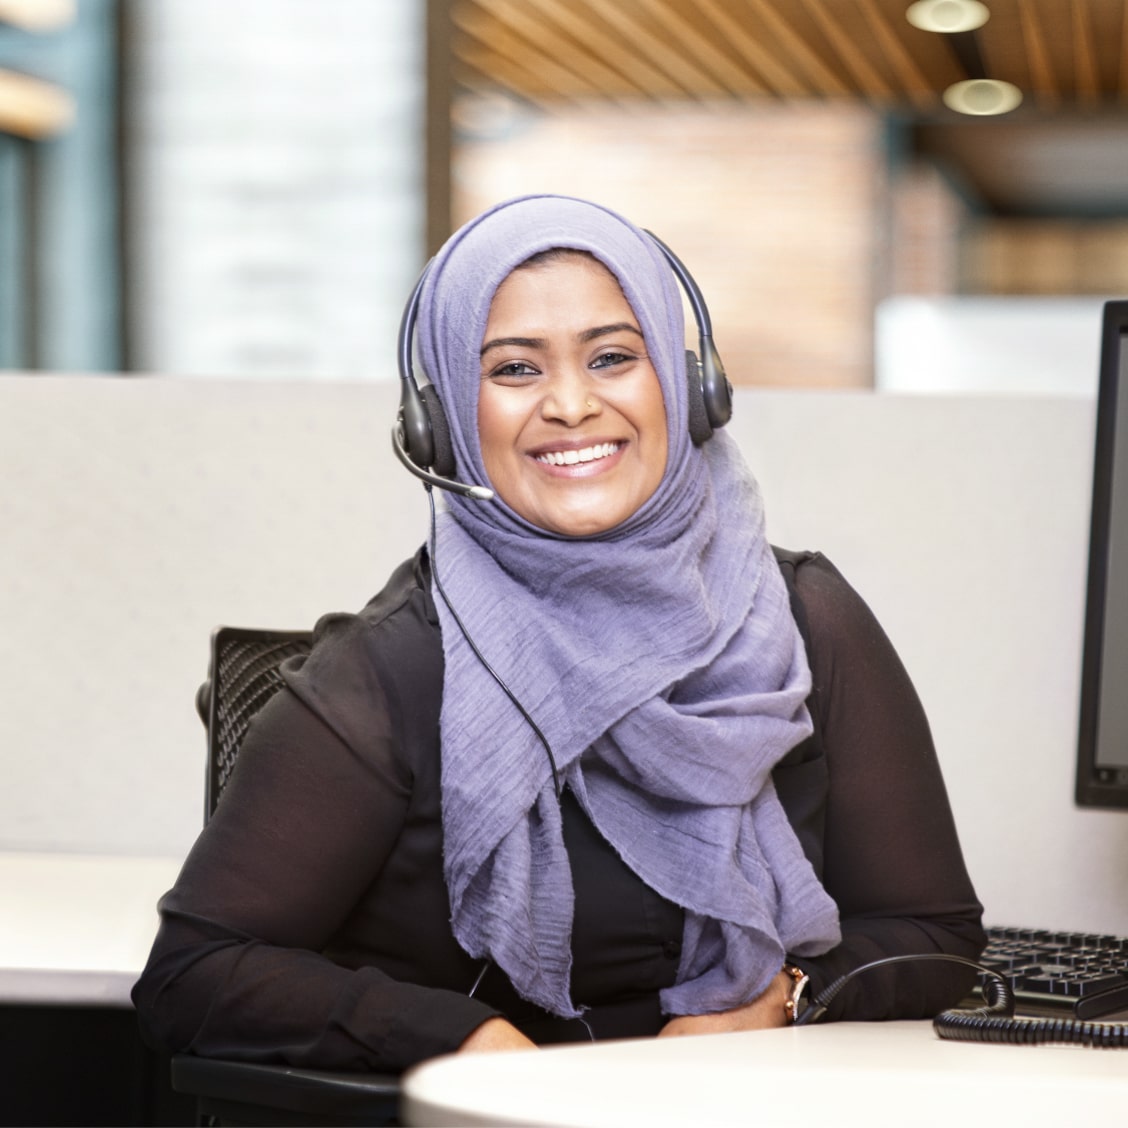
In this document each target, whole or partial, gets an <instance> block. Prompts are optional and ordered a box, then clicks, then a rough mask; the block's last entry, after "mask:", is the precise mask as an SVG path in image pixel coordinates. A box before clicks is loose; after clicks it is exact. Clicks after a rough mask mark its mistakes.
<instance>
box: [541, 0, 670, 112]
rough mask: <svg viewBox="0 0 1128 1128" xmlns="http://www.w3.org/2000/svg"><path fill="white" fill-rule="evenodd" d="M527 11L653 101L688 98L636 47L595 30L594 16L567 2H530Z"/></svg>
mask: <svg viewBox="0 0 1128 1128" xmlns="http://www.w3.org/2000/svg"><path fill="white" fill-rule="evenodd" d="M523 7H524V8H527V9H528V10H529V11H530V13H534V12H538V11H539V12H540V13H541V15H542V16H545V17H547V18H548V19H550V20H552V21H553V22H554V23H555V24H556V25H557V26H558V27H560V28H563V29H564V30H565V31H566V32H567V33H568V34H569V35H570V36H572V37H573V38H574V39H576V40H577V41H578V42H579V43H582V44H583V45H584V47H585V48H586V49H587V50H588V51H590V52H592V53H593V54H595V55H598V56H599V58H600V60H601V61H602V62H603V63H604V64H605V65H606V66H609V67H610V68H611V69H612V70H614V71H618V72H619V73H621V74H623V75H624V76H626V77H627V78H629V79H630V81H631V82H632V83H634V84H635V85H637V86H639V87H641V88H642V89H643V90H645V91H647V92H648V93H649V94H650V95H651V96H652V97H655V98H676V97H679V96H680V97H684V96H685V93H686V91H685V90H684V89H683V88H682V87H681V86H679V85H678V83H676V82H675V81H673V79H671V78H670V76H669V75H668V74H666V73H665V72H664V71H662V70H661V69H659V68H657V67H655V66H653V65H652V64H651V62H650V61H648V60H647V59H644V58H643V57H642V56H641V55H640V54H639V53H638V52H637V51H636V50H635V47H634V45H633V44H632V43H630V42H629V41H628V42H626V43H623V42H619V41H618V40H615V39H612V38H611V37H610V36H608V35H607V34H606V33H605V32H604V31H603V30H602V29H601V28H600V27H599V26H598V25H596V26H593V25H592V22H591V15H590V13H589V12H586V11H585V10H584V9H583V8H581V7H580V6H579V5H578V4H576V3H565V2H564V0H526V2H525V4H524V5H523Z"/></svg>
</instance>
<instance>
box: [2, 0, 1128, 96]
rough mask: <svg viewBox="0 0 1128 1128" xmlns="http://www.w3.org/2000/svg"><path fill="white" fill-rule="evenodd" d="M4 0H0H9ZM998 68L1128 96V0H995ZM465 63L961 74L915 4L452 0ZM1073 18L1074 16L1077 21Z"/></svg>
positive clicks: (825, 87)
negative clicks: (923, 26)
mask: <svg viewBox="0 0 1128 1128" xmlns="http://www.w3.org/2000/svg"><path fill="white" fill-rule="evenodd" d="M3 2H4V0H0V4H2V3H3ZM989 6H990V9H991V19H990V20H989V22H988V23H987V25H986V26H985V28H984V29H983V30H982V31H981V32H979V33H977V38H978V43H979V46H980V49H981V51H982V53H983V55H984V60H985V63H986V64H987V70H988V73H989V74H990V75H991V76H992V77H998V78H1005V79H1007V80H1009V81H1012V82H1015V83H1016V85H1018V86H1019V87H1020V89H1022V90H1023V92H1024V94H1025V95H1026V99H1027V104H1028V105H1035V106H1039V107H1041V108H1044V109H1056V108H1058V107H1060V106H1062V105H1065V104H1070V103H1072V104H1079V105H1081V106H1082V107H1083V108H1086V109H1089V108H1092V107H1094V106H1099V105H1101V104H1102V103H1106V102H1116V101H1119V103H1120V104H1121V105H1123V104H1124V103H1125V102H1126V101H1128V18H1126V15H1125V9H1126V7H1128V3H1126V2H1125V0H990V5H989ZM451 7H452V11H453V13H454V18H455V20H456V27H457V28H458V31H459V35H460V36H461V39H459V37H458V36H456V39H455V52H456V55H457V54H458V52H459V44H460V42H461V43H465V44H466V47H465V50H464V51H463V52H462V55H461V56H460V57H462V58H463V60H464V63H465V66H466V67H467V69H468V71H470V72H474V71H477V72H478V73H479V75H480V79H481V81H482V82H483V83H485V84H488V83H489V82H490V81H496V82H499V83H504V84H506V85H508V86H509V87H510V88H511V89H513V90H514V91H515V92H516V93H518V94H520V95H524V96H528V97H533V98H536V99H540V100H546V101H551V100H552V99H553V98H555V99H559V100H567V101H572V102H583V101H585V100H586V99H595V100H598V99H609V100H614V101H617V102H619V103H620V104H622V105H624V106H626V105H632V106H633V105H634V104H635V103H636V102H637V101H640V100H641V101H646V100H650V101H677V100H684V99H686V98H693V99H712V98H717V97H723V98H737V99H742V98H747V99H756V98H761V97H774V98H785V99H797V98H810V97H848V96H856V97H860V98H862V99H864V100H867V101H870V102H873V103H877V104H880V105H883V106H888V105H890V104H894V105H900V106H903V107H904V108H906V109H910V110H911V109H915V110H920V111H924V112H931V111H933V110H935V109H936V107H937V104H938V102H939V97H940V93H941V91H942V90H943V89H944V88H945V87H946V86H947V85H948V84H949V83H950V82H953V81H955V80H956V79H957V78H958V77H961V75H960V68H959V67H958V66H957V65H956V61H955V58H954V56H953V55H952V53H951V52H950V51H949V50H948V47H949V44H948V43H946V42H945V39H946V38H947V37H945V36H944V35H932V34H929V33H925V32H921V31H919V30H918V29H916V28H913V27H912V26H910V25H909V24H908V21H907V20H906V19H905V18H904V14H905V10H906V8H907V7H908V0H799V2H798V3H797V2H796V0H630V3H625V2H624V0H452V4H451ZM1067 21H1068V22H1067Z"/></svg>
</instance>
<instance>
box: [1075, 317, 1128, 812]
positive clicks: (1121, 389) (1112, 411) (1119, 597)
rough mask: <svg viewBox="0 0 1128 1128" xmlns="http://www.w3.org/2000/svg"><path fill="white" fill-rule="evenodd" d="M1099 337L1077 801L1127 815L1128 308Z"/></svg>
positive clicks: (1108, 320)
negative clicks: (1098, 370)
mask: <svg viewBox="0 0 1128 1128" xmlns="http://www.w3.org/2000/svg"><path fill="white" fill-rule="evenodd" d="M1101 334H1102V335H1101V371H1100V388H1099V390H1098V393H1097V433H1096V457H1095V460H1094V467H1093V514H1092V519H1091V526H1090V533H1089V583H1088V594H1087V599H1086V608H1085V644H1084V651H1083V657H1082V673H1081V725H1080V733H1079V740H1078V746H1077V785H1076V799H1077V803H1078V805H1079V806H1082V807H1123V808H1125V809H1128V301H1115V302H1106V303H1105V306H1104V315H1103V319H1102V326H1101Z"/></svg>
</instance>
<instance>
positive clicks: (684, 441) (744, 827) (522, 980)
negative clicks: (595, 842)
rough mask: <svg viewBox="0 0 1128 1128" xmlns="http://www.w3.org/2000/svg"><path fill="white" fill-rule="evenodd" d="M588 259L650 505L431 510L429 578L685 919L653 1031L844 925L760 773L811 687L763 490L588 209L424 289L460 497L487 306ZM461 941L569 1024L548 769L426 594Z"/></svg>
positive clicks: (650, 880)
mask: <svg viewBox="0 0 1128 1128" xmlns="http://www.w3.org/2000/svg"><path fill="white" fill-rule="evenodd" d="M553 247H568V248H575V249H579V250H584V251H588V252H590V253H591V254H592V255H594V256H595V257H596V258H597V259H599V260H600V261H601V262H602V263H603V264H604V265H605V266H606V267H607V268H608V269H609V270H610V271H611V272H612V274H614V275H615V277H616V278H617V279H618V281H619V284H620V286H621V287H622V290H623V293H624V295H625V296H626V299H627V301H628V302H629V303H630V305H631V308H632V309H633V310H634V312H635V315H636V317H637V318H638V320H639V324H640V327H641V329H642V332H643V336H644V338H645V341H646V345H647V350H648V352H649V355H650V358H651V361H652V363H653V365H654V368H655V370H656V371H657V373H658V378H659V380H660V382H661V385H662V391H663V395H664V398H665V405H666V417H667V431H668V444H669V455H668V463H667V468H666V473H665V476H664V477H663V479H662V482H661V483H660V485H659V487H658V489H657V490H656V491H655V493H654V495H653V496H652V497H651V498H650V499H649V500H648V501H647V502H646V503H645V504H644V505H643V506H642V507H641V508H640V509H639V510H637V511H636V512H635V513H634V514H633V515H632V516H631V517H629V518H628V519H627V520H626V521H625V522H624V523H622V524H621V525H619V526H617V527H616V528H614V529H612V530H610V531H609V532H606V533H603V534H600V535H597V536H592V537H585V538H565V537H559V536H556V535H554V534H551V533H548V532H546V531H544V530H542V529H540V528H538V527H536V526H534V525H532V524H530V523H529V522H527V521H525V520H524V519H523V518H521V517H519V516H518V515H517V514H516V513H515V512H514V511H513V510H511V509H510V508H509V507H508V506H507V505H506V504H505V503H504V502H503V501H502V500H501V499H500V498H497V499H495V500H494V501H490V502H480V501H474V500H470V499H466V498H462V497H458V496H454V495H449V494H448V495H446V497H447V500H448V505H447V508H446V509H445V510H444V511H443V512H442V513H441V514H440V515H439V519H438V524H437V528H436V547H435V561H434V567H435V569H436V571H437V572H438V574H439V576H440V578H441V580H442V583H443V586H444V589H445V592H446V595H447V596H448V597H449V599H450V602H451V604H453V606H454V608H455V609H456V610H457V612H458V615H459V617H460V618H461V620H462V622H463V623H464V625H465V627H466V629H467V631H468V632H469V634H470V636H471V637H472V638H473V639H474V641H475V643H476V644H477V646H478V648H479V649H480V650H481V652H482V654H483V655H484V657H485V658H486V660H487V661H488V662H489V663H490V664H491V665H492V666H493V668H494V669H495V670H496V671H497V673H498V674H499V675H500V677H501V678H502V679H503V680H504V682H505V683H506V685H508V687H509V688H510V690H511V691H512V692H513V694H514V695H515V696H516V698H517V700H518V701H520V702H521V704H522V706H523V707H524V708H525V709H526V710H527V711H528V712H529V714H530V715H531V716H532V717H533V718H534V720H535V721H536V723H537V724H538V725H539V727H540V728H541V730H542V731H543V732H544V734H545V736H546V737H547V739H548V742H549V744H550V746H551V747H552V750H553V754H554V757H555V759H556V762H557V764H558V765H559V769H560V773H561V777H562V779H563V780H564V781H565V782H566V784H567V786H569V787H571V789H572V790H573V792H574V793H575V795H576V797H577V798H578V800H579V802H580V804H581V805H582V807H583V808H584V810H585V811H586V812H587V814H588V816H589V817H590V818H591V820H592V822H593V823H594V825H595V826H596V827H597V828H598V830H599V832H600V833H601V834H602V835H603V837H604V838H606V839H607V841H608V842H610V843H611V844H612V846H614V848H615V849H616V850H617V851H618V853H619V854H620V856H621V857H622V858H623V860H624V861H625V862H626V863H627V865H629V866H630V867H631V868H632V869H633V870H634V871H635V873H637V874H638V876H639V877H640V878H642V880H643V881H645V882H646V883H647V884H648V885H650V886H651V888H653V889H655V890H656V891H657V892H658V893H660V894H661V895H662V896H664V897H666V898H667V899H669V900H671V901H674V902H676V903H677V904H679V905H681V906H683V907H684V909H685V921H686V923H685V936H684V942H683V946H682V957H681V962H680V965H679V968H678V973H677V981H676V983H675V985H674V986H673V987H670V988H667V989H666V990H665V991H664V992H663V993H662V1007H663V1011H664V1012H665V1013H667V1014H701V1013H707V1012H713V1011H720V1010H726V1009H729V1008H731V1007H735V1006H739V1005H741V1004H743V1003H746V1002H748V1001H749V1000H751V999H753V998H755V997H756V996H757V995H758V994H760V993H761V992H762V991H763V990H764V989H765V988H766V986H767V984H768V982H769V981H770V980H771V978H772V977H773V976H774V975H775V974H776V972H778V970H779V968H780V965H781V963H782V962H783V958H784V954H785V952H792V953H794V954H796V955H813V954H817V953H819V952H823V951H826V950H827V949H829V948H830V947H832V946H833V945H834V944H835V943H837V942H838V939H839V931H838V915H837V910H836V908H835V905H834V903H833V902H832V901H831V899H830V897H829V896H828V895H827V894H826V892H825V891H824V890H823V888H822V886H821V885H820V884H819V881H818V879H817V878H816V876H815V874H814V871H813V870H812V868H811V866H810V864H809V863H808V861H807V859H806V857H805V856H804V854H803V852H802V849H801V848H800V845H799V842H798V840H797V839H796V837H795V834H794V832H793V831H792V829H791V826H790V824H789V823H788V821H787V817H786V815H785V814H784V811H783V809H782V807H781V806H780V803H779V800H778V798H777V797H776V794H775V790H774V788H773V785H772V780H771V774H770V773H771V769H772V766H773V765H774V764H775V763H776V762H777V761H778V760H779V759H780V758H781V757H782V756H783V755H784V754H785V753H786V752H787V751H788V750H789V749H791V748H792V747H794V746H795V745H796V744H797V743H799V742H800V741H801V740H802V739H804V738H805V737H806V736H807V735H808V733H809V732H810V720H809V718H808V715H807V711H806V706H805V701H806V697H807V694H808V692H809V690H810V684H811V682H810V671H809V669H808V666H807V661H806V656H805V653H804V650H803V645H802V641H801V639H800V637H799V634H798V631H797V629H796V627H795V623H794V620H793V619H792V616H791V611H790V607H789V605H788V596H787V590H786V587H785V585H784V582H783V578H782V576H781V575H780V572H779V569H778V567H777V565H776V563H775V560H774V558H773V556H772V553H771V549H770V547H769V545H768V543H767V540H766V538H765V534H764V515H763V507H762V505H761V500H760V494H759V490H758V488H757V486H756V483H755V482H754V480H753V479H752V477H751V475H750V474H749V472H748V470H747V468H746V466H745V464H744V461H743V459H742V458H741V456H740V454H739V453H738V451H737V449H736V446H735V444H734V443H733V442H732V440H731V439H729V438H728V437H727V436H726V435H725V434H724V433H723V432H720V433H718V434H716V435H714V437H713V438H712V439H710V440H709V441H708V442H707V443H706V444H705V445H704V446H703V447H702V448H700V449H698V448H695V447H694V446H693V444H692V442H691V440H690V438H689V429H688V418H687V410H688V409H687V403H686V379H685V361H684V355H685V353H684V350H685V345H684V340H685V337H684V324H683V316H682V304H681V295H680V292H679V290H678V286H677V282H676V280H675V279H674V276H673V275H672V273H671V272H670V269H669V267H668V266H667V265H666V262H665V260H664V258H663V257H662V255H661V253H660V251H659V250H658V249H657V248H656V247H655V245H654V243H653V242H652V240H650V238H649V237H648V236H647V235H645V234H644V233H643V232H641V231H640V230H639V229H638V228H636V227H634V226H633V225H632V224H630V223H629V222H628V221H626V220H625V219H623V218H622V217H620V216H618V215H616V214H615V213H614V212H611V211H609V210H607V209H605V208H603V207H600V206H598V205H596V204H592V203H588V202H585V201H582V200H573V199H568V198H564V197H559V196H531V197H525V198H521V199H517V200H511V201H508V202H506V203H503V204H499V205H497V206H496V207H494V208H492V209H491V210H489V211H487V212H486V213H484V214H483V215H481V216H479V217H478V218H477V219H475V220H473V221H471V222H470V223H468V224H467V225H466V226H464V227H463V228H461V230H459V231H458V232H456V233H455V234H454V235H453V236H452V237H451V238H450V240H449V241H448V242H447V243H446V245H445V246H444V247H443V248H442V250H441V251H440V252H439V254H438V255H437V256H436V258H435V261H434V263H433V264H432V267H431V270H430V272H429V275H428V278H427V281H426V283H425V286H424V290H423V294H422V301H421V305H420V311H419V321H418V333H417V340H418V346H419V350H420V358H421V360H422V363H423V367H424V369H425V370H426V373H427V375H428V377H429V379H430V380H431V381H432V382H433V383H434V384H435V385H436V388H437V390H438V392H439V395H440V397H441V399H442V402H443V405H444V407H445V409H446V414H447V417H448V421H449V424H450V429H451V439H452V442H453V445H454V452H455V458H456V461H457V464H458V476H459V477H460V478H461V479H462V480H463V481H470V482H481V483H488V479H487V476H486V472H485V468H484V466H483V462H482V454H481V449H480V446H479V442H478V426H477V412H478V385H479V359H478V353H479V349H480V347H481V343H482V339H483V336H484V333H485V326H486V320H487V317H488V314H489V308H490V302H491V300H492V298H493V295H494V291H495V290H496V289H497V287H498V285H499V284H500V283H501V282H502V281H503V280H504V279H505V277H506V276H507V275H508V274H509V273H510V271H511V270H512V269H513V268H514V267H516V266H517V265H519V264H520V263H522V262H524V261H525V260H526V259H528V258H529V257H530V256H531V255H533V254H535V253H537V252H538V251H543V250H547V249H549V248H553ZM436 603H437V606H438V609H439V618H440V622H441V626H442V637H443V649H444V654H445V660H446V670H445V677H444V682H443V704H442V715H441V738H442V803H443V831H444V841H445V870H446V879H447V885H448V888H449V890H450V901H451V919H452V925H453V928H454V934H455V936H456V937H457V939H458V941H459V943H460V944H461V945H462V946H463V947H464V948H465V949H466V951H467V952H469V953H470V954H471V955H472V956H475V957H479V958H485V957H489V958H491V959H492V960H493V961H494V962H495V963H497V964H498V966H499V967H501V968H502V969H503V970H504V971H505V972H506V973H507V974H508V975H509V977H510V979H511V980H512V982H513V984H514V986H515V987H516V988H517V990H518V992H519V993H520V994H521V995H522V996H524V997H525V998H527V999H529V1000H531V1001H532V1002H534V1003H537V1004H539V1005H540V1006H541V1007H543V1008H545V1009H546V1010H549V1011H551V1012H553V1013H555V1014H559V1015H566V1016H574V1015H576V1014H578V1013H579V1008H577V1006H576V1005H575V1004H574V1003H573V1001H572V999H571V996H570V989H569V982H570V974H571V928H572V913H573V904H574V896H573V887H572V876H571V870H570V868H569V861H568V856H567V853H566V851H565V849H564V842H563V836H562V828H561V814H560V806H559V801H558V799H557V797H556V794H555V791H554V788H553V780H552V773H551V767H550V764H549V761H548V757H547V756H546V754H545V750H544V748H543V747H542V745H541V744H540V742H539V741H538V739H537V738H536V736H535V734H534V733H533V731H532V729H531V728H530V726H529V724H528V722H527V721H526V720H525V719H524V718H523V717H522V716H521V714H520V713H519V711H518V710H517V709H516V708H515V707H514V705H513V704H512V702H511V701H510V700H509V699H508V698H507V697H506V695H505V694H504V692H503V691H502V690H501V689H500V688H499V687H498V686H497V684H496V683H495V682H494V680H493V678H492V677H491V675H490V674H489V672H488V671H487V670H486V669H485V668H484V666H483V665H482V663H481V662H480V661H479V660H478V659H477V658H476V657H475V655H474V654H473V652H472V650H471V648H470V646H469V645H468V643H467V641H466V639H465V638H464V636H463V634H462V631H461V630H460V628H459V626H458V625H457V623H456V622H455V620H454V618H453V617H452V615H451V612H450V609H449V608H448V607H447V605H446V603H445V602H444V600H443V598H442V597H441V595H439V593H436Z"/></svg>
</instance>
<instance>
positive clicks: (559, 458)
mask: <svg viewBox="0 0 1128 1128" xmlns="http://www.w3.org/2000/svg"><path fill="white" fill-rule="evenodd" d="M621 446H622V443H597V444H596V445H595V446H589V447H582V448H581V449H580V450H550V451H546V452H545V453H544V454H538V455H537V456H536V460H537V461H538V462H543V463H545V464H546V465H548V466H576V465H577V464H579V463H581V462H598V461H599V459H601V458H610V457H611V455H613V454H615V453H616V452H617V451H618V450H619V448H620V447H621Z"/></svg>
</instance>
